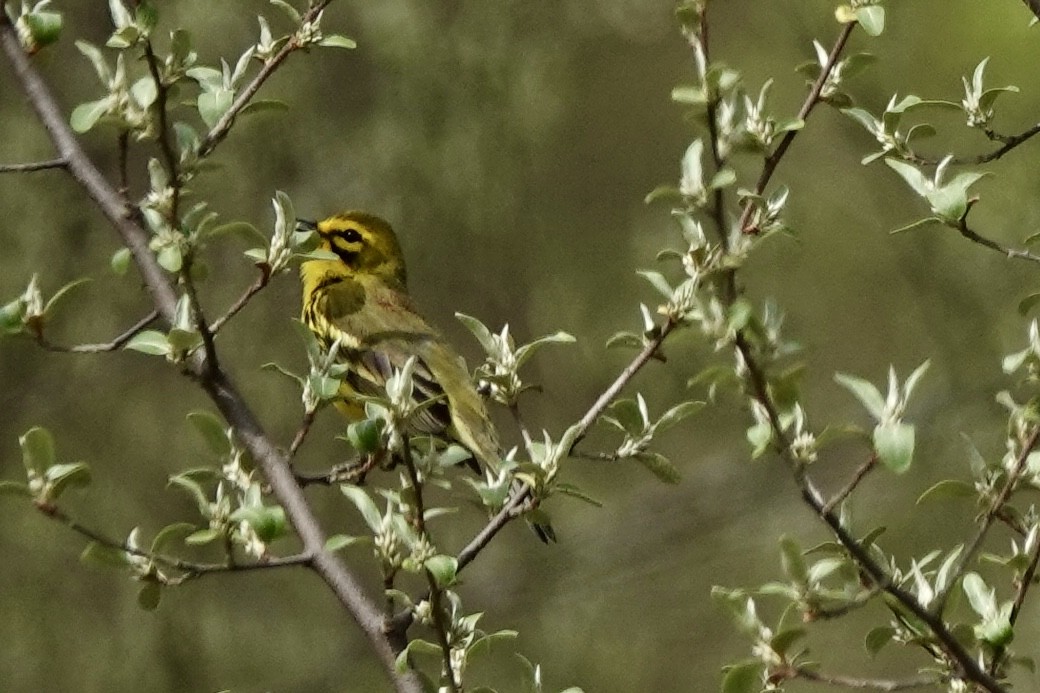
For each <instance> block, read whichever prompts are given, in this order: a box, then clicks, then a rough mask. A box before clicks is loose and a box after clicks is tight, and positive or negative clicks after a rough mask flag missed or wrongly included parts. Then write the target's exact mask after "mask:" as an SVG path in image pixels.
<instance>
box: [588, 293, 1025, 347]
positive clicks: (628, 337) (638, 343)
mask: <svg viewBox="0 0 1040 693" xmlns="http://www.w3.org/2000/svg"><path fill="white" fill-rule="evenodd" d="M1038 295H1040V294H1038ZM606 347H607V348H608V349H614V348H618V347H624V348H629V349H641V348H643V340H642V338H641V337H640V336H639V335H637V334H635V333H633V332H615V333H614V334H613V335H611V337H610V339H608V340H607V344H606Z"/></svg>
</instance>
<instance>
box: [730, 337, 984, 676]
mask: <svg viewBox="0 0 1040 693" xmlns="http://www.w3.org/2000/svg"><path fill="white" fill-rule="evenodd" d="M736 348H737V350H738V351H739V353H740V355H741V357H742V359H743V360H744V363H745V365H746V367H747V370H746V372H747V378H748V380H749V383H750V385H751V389H752V392H751V396H752V397H754V398H755V399H756V400H757V401H758V402H759V404H761V405H762V407H763V408H764V409H765V411H766V413H767V415H768V418H769V425H770V428H771V429H772V431H773V438H774V440H775V445H776V450H777V452H778V453H779V455H780V457H781V458H782V459H783V460H784V462H786V463H787V466H788V467H789V468H790V469H791V472H792V474H793V475H794V478H795V482H796V483H797V484H798V487H799V489H800V490H801V494H802V500H803V501H805V503H806V504H807V505H808V506H809V507H810V508H812V509H813V511H814V512H815V513H816V515H817V516H818V517H819V518H820V519H821V520H823V522H824V523H825V524H826V525H827V526H828V527H829V528H830V530H831V532H832V533H833V534H834V536H835V537H836V538H837V540H838V542H839V543H840V544H841V545H842V546H843V547H844V549H845V550H846V551H847V552H848V553H849V555H850V556H852V558H853V560H855V561H856V563H857V564H858V565H859V566H860V568H861V569H862V571H863V573H864V574H865V576H866V577H868V578H869V579H870V580H871V582H873V583H874V584H875V585H876V586H877V587H878V588H879V589H881V590H883V591H884V592H885V593H886V594H888V595H889V596H891V597H893V598H894V599H895V601H897V602H899V604H900V605H901V606H902V607H903V608H904V609H906V610H907V611H909V612H910V613H912V614H913V615H914V616H915V617H916V618H917V619H919V620H920V621H921V622H923V623H924V624H925V625H926V626H927V627H928V628H929V629H930V630H931V631H932V634H933V635H934V636H935V639H936V640H937V641H938V643H937V644H938V646H939V647H941V648H942V651H943V652H944V653H945V655H946V656H947V657H948V658H949V659H950V660H951V661H952V662H956V663H957V665H958V666H959V667H960V669H961V671H962V672H963V674H964V677H965V678H968V679H970V680H971V681H974V682H975V683H977V684H978V685H979V686H981V687H982V688H983V689H985V690H986V691H989V693H1005V691H1004V689H1003V687H1001V685H1000V683H999V682H998V681H997V680H996V679H994V678H993V677H992V676H991V675H990V674H989V673H987V672H986V671H985V670H983V668H982V667H981V666H980V665H979V663H978V662H977V661H976V660H975V658H974V657H973V656H972V655H971V653H969V652H968V651H967V650H966V649H965V648H964V646H963V645H962V644H961V643H960V641H959V640H958V639H957V637H956V636H955V635H954V634H953V633H952V632H951V631H950V629H949V628H948V627H947V626H946V623H945V622H944V621H943V620H942V617H941V616H940V615H939V614H938V613H936V612H934V611H932V610H930V609H927V608H925V607H924V606H923V605H922V604H921V602H919V601H918V600H917V598H916V597H915V596H914V595H913V594H911V593H910V592H908V591H907V590H905V589H903V588H902V587H900V586H899V585H897V584H895V582H893V580H892V576H891V575H889V573H888V571H887V569H886V568H885V567H884V566H882V565H881V564H880V563H878V562H877V560H875V558H874V557H873V556H871V554H870V552H869V551H868V550H867V549H866V548H864V547H863V545H862V544H861V543H860V542H859V541H858V540H857V539H856V538H855V537H853V536H852V535H851V534H850V533H849V531H848V529H846V528H845V526H844V525H842V523H841V519H840V518H839V517H838V516H837V515H835V514H834V511H833V510H829V511H828V510H827V509H826V503H825V502H824V500H823V496H822V495H821V494H820V491H819V490H818V489H817V488H816V485H815V484H814V483H813V481H812V479H811V478H810V477H809V474H808V472H807V471H806V468H805V465H804V464H803V463H801V462H800V461H799V460H798V459H796V458H795V457H794V456H793V455H792V454H791V447H790V441H789V440H788V439H787V433H786V432H785V430H784V427H783V425H782V424H781V422H780V412H779V410H778V409H777V406H776V403H775V402H774V401H773V398H772V395H771V394H770V392H769V386H768V381H767V379H766V376H765V373H764V372H763V371H762V368H761V366H759V364H758V361H757V360H756V358H755V355H754V353H753V351H752V348H751V345H750V344H749V343H748V341H747V338H746V337H745V336H744V334H743V332H739V333H738V334H737V339H736Z"/></svg>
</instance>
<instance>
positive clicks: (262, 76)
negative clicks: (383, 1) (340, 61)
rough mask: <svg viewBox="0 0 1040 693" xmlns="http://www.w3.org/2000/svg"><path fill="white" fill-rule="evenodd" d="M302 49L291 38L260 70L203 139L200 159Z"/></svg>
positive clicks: (309, 15) (308, 16)
mask: <svg viewBox="0 0 1040 693" xmlns="http://www.w3.org/2000/svg"><path fill="white" fill-rule="evenodd" d="M331 1H332V0H322V1H321V2H319V3H317V4H316V5H313V6H312V7H311V8H310V9H308V10H307V12H305V13H304V15H303V23H307V22H310V21H313V20H314V19H315V18H316V17H317V16H318V15H319V14H321V12H322V11H324V9H325V8H326V7H327V6H328V5H329V3H330V2H331ZM299 49H300V44H299V42H298V41H297V39H296V36H290V37H289V40H288V41H286V42H285V45H284V46H282V48H281V50H279V51H278V52H277V53H275V54H274V56H272V57H271V58H270V59H269V60H268V61H267V62H265V63H264V66H263V67H262V68H260V72H258V73H257V74H256V77H254V78H253V81H251V82H250V83H249V84H247V85H246V87H245V89H243V90H242V91H241V92H239V94H238V97H237V98H236V99H235V100H234V101H233V102H232V103H231V107H230V108H228V110H227V111H225V112H224V115H222V116H220V120H218V121H217V122H216V123H215V124H214V125H213V127H212V128H211V129H210V131H209V133H207V135H206V137H204V138H203V140H202V143H201V145H200V146H199V157H200V158H202V157H206V156H209V155H210V154H211V153H212V152H213V150H214V149H216V147H217V145H218V144H220V143H221V142H222V141H223V140H224V138H225V137H227V134H228V132H229V131H230V130H231V126H232V125H234V123H235V118H236V117H238V114H239V113H240V112H241V111H242V109H243V108H245V107H246V106H248V105H249V102H250V101H251V100H252V99H253V97H254V96H256V92H258V91H259V90H260V87H261V86H263V84H264V82H266V81H267V78H268V77H270V76H271V75H272V74H274V71H275V70H277V69H278V67H279V66H280V65H281V64H282V63H283V62H285V59H286V58H288V57H289V55H290V54H291V53H293V52H294V51H297V50H299Z"/></svg>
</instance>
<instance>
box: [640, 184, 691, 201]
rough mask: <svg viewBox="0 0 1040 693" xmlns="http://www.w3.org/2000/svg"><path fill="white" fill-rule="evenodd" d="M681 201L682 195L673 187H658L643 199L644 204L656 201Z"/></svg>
mask: <svg viewBox="0 0 1040 693" xmlns="http://www.w3.org/2000/svg"><path fill="white" fill-rule="evenodd" d="M681 199H682V193H681V192H679V188H677V187H675V186H674V185H658V186H657V187H656V188H654V189H653V190H651V191H650V192H648V193H647V194H646V197H644V198H643V202H644V203H646V204H650V203H651V202H657V201H658V200H666V201H669V202H676V201H678V200H681Z"/></svg>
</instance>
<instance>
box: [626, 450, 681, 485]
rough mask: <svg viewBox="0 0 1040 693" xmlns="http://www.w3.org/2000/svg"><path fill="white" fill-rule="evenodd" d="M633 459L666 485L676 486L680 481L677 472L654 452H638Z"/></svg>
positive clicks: (669, 463) (669, 461)
mask: <svg viewBox="0 0 1040 693" xmlns="http://www.w3.org/2000/svg"><path fill="white" fill-rule="evenodd" d="M635 459H636V461H637V462H639V463H640V464H641V465H643V466H644V467H646V468H647V469H649V470H650V472H651V473H652V474H653V475H654V476H656V477H657V478H658V479H659V480H661V481H663V482H664V483H666V484H678V483H679V482H680V481H682V476H681V475H680V474H679V470H678V469H677V468H676V466H675V465H674V464H672V462H671V460H669V459H668V458H667V457H665V456H664V455H660V454H658V453H656V452H640V453H638V454H636V456H635Z"/></svg>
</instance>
